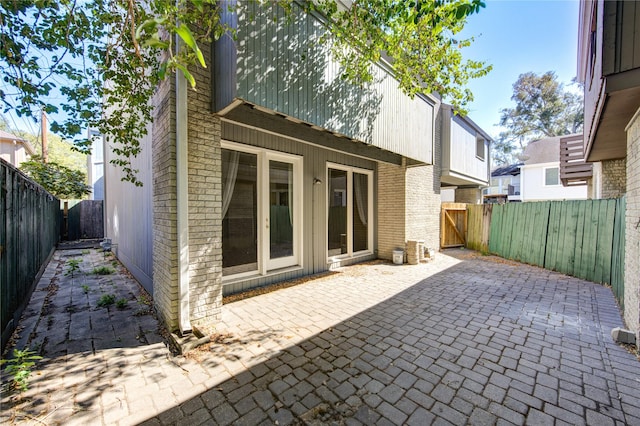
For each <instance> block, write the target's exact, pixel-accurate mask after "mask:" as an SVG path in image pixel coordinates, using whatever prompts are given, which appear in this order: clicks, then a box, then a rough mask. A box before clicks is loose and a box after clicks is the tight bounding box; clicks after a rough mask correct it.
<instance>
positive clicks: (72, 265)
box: [65, 259, 82, 277]
mask: <svg viewBox="0 0 640 426" xmlns="http://www.w3.org/2000/svg"><path fill="white" fill-rule="evenodd" d="M80 262H82V259H69V260H67V272H65V275H71V276H72V277H73V274H75V273H76V272H78V271H79V270H80Z"/></svg>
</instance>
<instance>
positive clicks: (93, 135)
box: [87, 129, 104, 200]
mask: <svg viewBox="0 0 640 426" xmlns="http://www.w3.org/2000/svg"><path fill="white" fill-rule="evenodd" d="M87 133H88V135H87V136H88V139H89V140H90V141H91V154H90V155H87V181H88V182H89V185H91V194H89V199H90V200H104V146H103V145H104V143H103V140H102V135H101V134H100V132H98V131H97V130H93V129H89V130H88V131H87Z"/></svg>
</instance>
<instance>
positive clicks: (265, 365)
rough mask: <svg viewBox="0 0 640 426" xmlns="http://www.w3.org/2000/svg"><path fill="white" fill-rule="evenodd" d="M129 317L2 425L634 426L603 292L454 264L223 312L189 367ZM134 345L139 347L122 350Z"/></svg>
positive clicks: (562, 280) (348, 275) (456, 255)
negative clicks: (10, 421)
mask: <svg viewBox="0 0 640 426" xmlns="http://www.w3.org/2000/svg"><path fill="white" fill-rule="evenodd" d="M92 256H93V255H92ZM98 260H99V259H98ZM96 261H97V260H96ZM52 263H55V262H52ZM58 275H59V274H58ZM49 276H51V274H49ZM123 279H124V280H125V281H123V288H128V289H129V290H128V291H129V292H130V293H132V294H134V295H135V291H131V289H135V287H132V286H131V281H126V277H124V278H123ZM113 288H120V287H117V286H116V287H113ZM59 293H61V294H62V293H63V292H59ZM70 294H71V295H73V292H72V293H70ZM68 296H69V295H67V296H65V297H68ZM54 305H55V303H54ZM89 305H90V306H91V302H89ZM88 311H89V312H92V310H91V309H89V310H88ZM126 312H127V310H123V311H117V312H116V310H114V312H113V315H111V316H110V317H109V318H110V320H109V322H110V323H112V324H116V325H115V326H113V327H111V328H109V327H104V329H103V332H104V334H105V336H106V337H105V339H104V341H102V346H101V345H100V344H99V345H97V346H96V345H94V347H93V348H94V349H93V350H90V351H83V350H82V347H80V348H78V349H77V350H69V349H67V352H66V354H63V353H62V352H60V355H57V356H51V357H49V358H48V359H47V360H45V362H43V363H42V364H41V365H40V366H39V368H38V372H37V373H36V375H34V379H33V380H32V386H31V389H30V390H29V391H28V392H27V394H26V395H25V398H27V399H28V400H29V401H31V402H30V404H28V405H27V406H24V405H23V406H18V407H17V408H14V409H11V410H5V409H4V408H3V414H2V418H0V420H8V419H9V416H11V415H14V416H15V419H16V420H18V421H20V422H28V421H29V418H28V417H26V415H29V416H31V417H35V418H37V419H38V422H40V421H43V422H45V423H48V424H52V423H56V422H58V423H64V424H87V423H91V424H101V423H102V424H138V423H141V422H145V423H146V424H189V425H191V424H260V423H264V424H275V423H276V422H277V424H280V425H282V424H290V423H291V424H301V423H306V424H331V423H335V424H431V423H435V424H445V423H452V424H465V423H470V424H506V422H508V423H513V424H525V423H530V424H544V423H557V424H562V423H567V424H607V423H609V424H640V409H638V408H637V406H638V404H637V402H638V400H640V362H638V360H637V358H635V356H634V355H632V354H630V353H629V352H627V351H626V350H625V349H624V348H622V347H620V346H618V345H616V344H614V343H613V342H612V340H611V337H610V335H609V332H610V330H611V328H613V327H617V326H621V325H622V322H621V317H620V313H619V311H618V308H617V306H616V304H615V300H614V299H613V296H612V293H611V290H610V289H608V288H606V287H604V286H601V285H598V284H594V283H589V282H586V281H583V280H579V279H576V278H572V277H568V276H565V275H561V274H558V273H555V272H551V271H546V270H543V269H540V268H536V267H531V266H527V265H521V264H516V263H513V262H508V261H504V260H501V259H498V258H494V257H484V256H478V255H477V254H475V253H474V252H469V251H466V250H455V251H447V252H445V253H440V254H438V255H437V256H436V259H435V260H434V261H432V262H430V263H428V264H420V265H416V266H409V265H403V266H397V265H392V264H388V263H383V262H374V263H372V264H365V265H356V266H351V267H347V268H342V269H340V270H339V271H337V273H335V274H331V275H329V276H325V277H322V278H318V279H311V280H309V281H308V282H306V283H304V284H301V285H298V286H295V287H290V288H286V289H282V290H278V291H275V292H272V293H268V294H264V295H260V296H256V297H254V298H251V299H245V300H242V301H239V302H234V303H231V304H228V305H225V306H224V307H223V310H222V315H223V318H222V322H221V323H220V324H218V325H217V327H216V330H215V333H216V335H215V337H216V339H215V340H216V343H215V344H214V345H212V346H211V348H210V349H209V350H208V351H206V352H205V351H199V352H198V353H197V355H198V358H199V359H200V360H199V361H196V360H194V359H191V358H184V357H173V356H171V355H170V354H169V351H168V350H167V349H166V347H165V345H164V344H163V343H162V342H161V341H160V336H159V334H158V333H157V327H156V329H155V330H156V331H155V332H151V331H150V329H152V328H153V327H152V325H151V323H149V322H147V323H145V325H144V326H138V323H137V322H136V321H141V320H140V318H143V319H144V320H145V321H149V319H152V317H151V316H149V315H142V316H140V317H133V316H132V315H130V316H129V317H128V318H127V317H126V315H125V314H126ZM75 314H76V313H73V314H70V318H71V322H72V323H73V321H77V320H78V318H77V317H74V316H73V315H75ZM64 318H65V317H63V316H61V317H60V321H65V319H64ZM41 322H42V321H41ZM103 325H104V324H103ZM132 325H133V326H132ZM144 329H146V330H147V331H145V333H144V334H145V335H148V336H151V337H153V338H152V339H151V340H150V341H148V342H141V341H140V339H139V338H140V336H139V335H136V336H131V335H132V334H136V333H135V331H136V330H137V331H139V330H144ZM118 333H121V335H118ZM118 339H119V340H118ZM131 339H133V340H131ZM94 340H95V337H94ZM108 342H110V343H108ZM103 346H104V348H103ZM118 346H119V347H118ZM67 347H68V348H69V347H71V345H68V346H67ZM4 406H5V405H4V401H3V407H4Z"/></svg>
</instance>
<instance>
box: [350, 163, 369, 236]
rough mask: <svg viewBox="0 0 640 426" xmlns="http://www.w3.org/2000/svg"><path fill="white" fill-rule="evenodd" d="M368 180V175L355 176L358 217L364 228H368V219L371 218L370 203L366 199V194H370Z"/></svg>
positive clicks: (354, 190)
mask: <svg viewBox="0 0 640 426" xmlns="http://www.w3.org/2000/svg"><path fill="white" fill-rule="evenodd" d="M367 178H368V176H367V175H363V174H361V173H354V174H353V194H354V195H355V197H356V204H357V207H358V217H359V218H360V222H362V224H363V225H364V226H367V219H368V217H369V203H368V202H367V198H366V194H368V188H367Z"/></svg>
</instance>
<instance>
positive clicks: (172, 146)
mask: <svg viewBox="0 0 640 426" xmlns="http://www.w3.org/2000/svg"><path fill="white" fill-rule="evenodd" d="M154 104H155V105H156V108H155V111H154V120H153V130H152V131H153V138H152V147H153V149H152V167H153V298H154V303H155V306H156V309H157V311H158V315H159V316H160V318H161V319H162V321H163V322H164V323H165V324H166V325H167V327H168V328H169V329H170V330H173V329H175V328H177V326H178V288H177V284H176V283H177V282H178V266H177V265H178V250H177V248H178V241H177V240H178V238H177V230H176V219H177V214H176V206H177V202H176V142H175V141H176V137H175V116H176V115H175V105H176V102H175V80H174V79H173V78H169V79H167V80H165V81H163V82H162V83H161V84H160V86H159V87H158V91H157V92H156V96H155V97H154Z"/></svg>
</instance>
